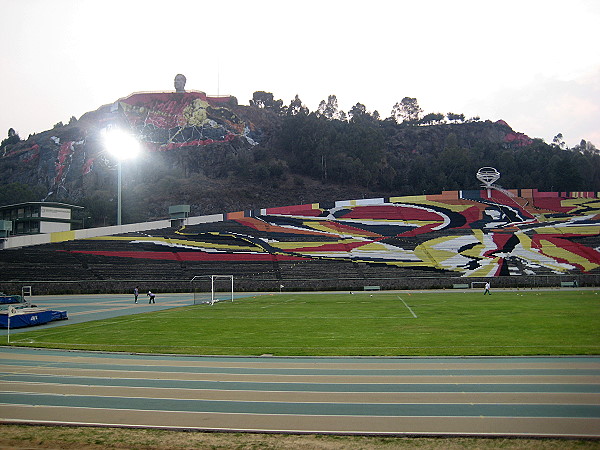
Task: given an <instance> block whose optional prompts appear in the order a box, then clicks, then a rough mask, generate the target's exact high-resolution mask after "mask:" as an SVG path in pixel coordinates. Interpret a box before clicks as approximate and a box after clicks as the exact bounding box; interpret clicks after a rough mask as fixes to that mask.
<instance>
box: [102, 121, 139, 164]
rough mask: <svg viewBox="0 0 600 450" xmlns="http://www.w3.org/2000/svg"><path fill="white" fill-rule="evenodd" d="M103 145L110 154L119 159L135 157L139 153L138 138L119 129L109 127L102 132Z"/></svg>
mask: <svg viewBox="0 0 600 450" xmlns="http://www.w3.org/2000/svg"><path fill="white" fill-rule="evenodd" d="M104 145H105V146H106V150H107V151H108V152H109V153H110V154H111V155H113V156H114V157H115V158H117V159H119V160H121V161H123V160H125V159H132V158H135V157H136V156H137V155H138V154H139V153H140V143H139V142H138V140H137V139H136V138H134V137H133V136H132V135H131V134H129V133H126V132H125V131H123V130H119V129H110V130H107V131H106V133H104Z"/></svg>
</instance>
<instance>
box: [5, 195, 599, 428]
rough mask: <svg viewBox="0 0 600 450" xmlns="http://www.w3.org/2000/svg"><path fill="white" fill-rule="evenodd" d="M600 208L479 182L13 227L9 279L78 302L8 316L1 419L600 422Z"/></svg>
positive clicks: (232, 423)
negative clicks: (26, 323) (487, 289)
mask: <svg viewBox="0 0 600 450" xmlns="http://www.w3.org/2000/svg"><path fill="white" fill-rule="evenodd" d="M599 207H600V203H599V200H598V197H597V194H596V193H589V192H576V193H574V192H571V193H565V192H562V193H558V192H538V191H537V190H529V189H522V190H504V189H499V188H494V187H493V186H486V187H484V188H482V189H481V190H477V191H448V192H443V193H441V194H437V195H422V196H410V197H390V198H376V199H361V200H346V201H339V202H335V203H332V204H305V205H297V206H289V207H278V208H267V209H262V210H257V211H240V212H235V213H227V214H222V215H211V216H200V217H187V216H185V215H184V217H178V218H176V219H173V220H165V221H158V222H148V223H137V224H127V225H120V226H113V227H105V228H96V229H85V230H75V231H67V232H55V233H49V234H47V235H36V236H15V237H9V238H7V239H5V240H4V242H3V246H4V248H3V249H2V250H1V251H0V260H1V262H0V267H1V271H0V274H1V275H0V277H1V279H0V286H1V289H2V291H5V292H7V293H9V292H15V293H16V292H21V293H22V294H23V295H24V300H25V302H26V306H32V305H31V303H32V302H35V303H36V304H37V305H38V306H40V305H41V306H49V307H54V308H58V309H61V308H64V309H66V310H67V311H68V313H69V318H68V320H67V321H64V320H61V321H52V322H50V323H48V324H46V325H40V326H39V327H32V328H26V327H24V328H21V329H17V330H14V331H13V335H12V337H11V336H10V334H9V333H10V329H9V330H7V331H8V332H6V331H5V332H3V335H4V336H6V339H7V340H6V343H7V344H9V346H8V347H5V349H4V350H3V351H2V360H3V361H2V362H3V367H4V370H3V375H2V379H3V383H4V386H5V389H4V390H3V394H2V398H3V399H4V400H3V401H2V402H3V403H2V405H3V406H2V409H3V413H2V417H3V418H2V421H3V422H4V423H10V424H12V423H17V424H18V423H36V424H42V425H47V426H49V425H94V426H101V427H125V428H138V427H150V428H164V429H168V430H182V429H185V430H190V429H193V430H200V431H213V432H214V431H218V432H220V431H227V432H231V431H236V432H240V431H243V432H247V431H251V432H255V433H256V432H259V433H260V432H276V433H285V434H288V435H289V434H298V433H299V434H306V433H309V434H325V435H327V434H337V435H340V434H341V435H362V436H373V435H378V436H382V435H383V436H438V437H440V436H445V437H448V436H470V437H473V436H486V437H490V436H494V437H498V436H510V437H521V438H523V437H537V438H539V437H544V438H556V437H558V438H564V437H570V438H580V439H595V438H597V437H598V436H599V435H600V431H599V430H600V422H599V421H600V419H599V417H600V411H599V410H598V396H599V395H600V392H598V388H597V386H598V383H597V380H598V376H599V373H598V362H597V358H596V356H595V355H597V354H598V342H599V341H598V339H599V338H600V336H599V335H598V330H599V329H600V323H598V317H599V315H598V301H597V298H598V297H597V295H598V290H597V288H596V287H597V286H598V275H599V273H600V271H599V266H600V257H599V253H598V247H599V246H600V240H599V237H598V236H599V235H600V233H599V231H600V223H599V221H598V217H599V215H598V208H599ZM184 209H185V208H184ZM486 282H490V284H491V286H492V289H491V291H492V294H493V295H490V296H487V295H481V294H482V292H483V288H484V285H485V283H486ZM134 287H139V290H140V295H141V297H142V298H141V299H140V303H139V304H138V303H137V297H136V302H135V304H134V302H133V289H134ZM149 290H151V291H152V292H153V293H156V295H157V302H156V304H150V303H146V300H147V298H146V296H145V294H144V292H146V291H149ZM65 294H67V295H65ZM149 294H150V293H149ZM492 299H493V300H492ZM142 304H143V305H142ZM13 312H14V311H13ZM13 317H14V316H13ZM63 318H65V317H63ZM67 324H68V325H69V326H65V325H67ZM0 332H2V331H0ZM11 339H12V340H11ZM28 347H29V348H28ZM31 348H33V349H37V350H32V349H31ZM61 349H62V350H61ZM73 351H75V353H73ZM98 352H100V353H98ZM106 352H108V353H106ZM198 355H204V356H198ZM553 355H561V357H560V358H556V357H555V356H553ZM153 379H155V380H156V381H151V380H153Z"/></svg>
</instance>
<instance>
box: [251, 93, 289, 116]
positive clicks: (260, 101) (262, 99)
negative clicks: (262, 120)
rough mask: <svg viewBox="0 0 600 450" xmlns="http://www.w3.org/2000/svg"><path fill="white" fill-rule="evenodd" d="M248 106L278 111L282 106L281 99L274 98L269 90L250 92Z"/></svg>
mask: <svg viewBox="0 0 600 450" xmlns="http://www.w3.org/2000/svg"><path fill="white" fill-rule="evenodd" d="M250 106H256V107H257V108H261V109H270V110H273V111H275V112H276V113H279V112H280V111H281V108H282V106H283V101H282V100H275V99H274V97H273V94H272V93H271V92H265V91H256V92H254V93H253V94H252V100H250Z"/></svg>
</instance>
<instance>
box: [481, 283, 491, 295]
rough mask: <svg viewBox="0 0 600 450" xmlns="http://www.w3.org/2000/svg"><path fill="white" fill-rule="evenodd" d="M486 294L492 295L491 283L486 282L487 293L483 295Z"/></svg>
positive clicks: (484, 292)
mask: <svg viewBox="0 0 600 450" xmlns="http://www.w3.org/2000/svg"><path fill="white" fill-rule="evenodd" d="M485 294H490V295H492V293H491V292H490V282H489V281H486V283H485V291H483V295H485Z"/></svg>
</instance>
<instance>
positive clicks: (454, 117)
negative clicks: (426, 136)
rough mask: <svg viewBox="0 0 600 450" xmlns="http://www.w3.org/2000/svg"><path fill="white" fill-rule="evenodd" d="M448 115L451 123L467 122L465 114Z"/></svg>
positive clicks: (450, 113)
mask: <svg viewBox="0 0 600 450" xmlns="http://www.w3.org/2000/svg"><path fill="white" fill-rule="evenodd" d="M447 115H448V120H450V121H452V122H454V123H458V122H464V121H465V115H464V114H456V113H452V112H449V113H448V114H447Z"/></svg>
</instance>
